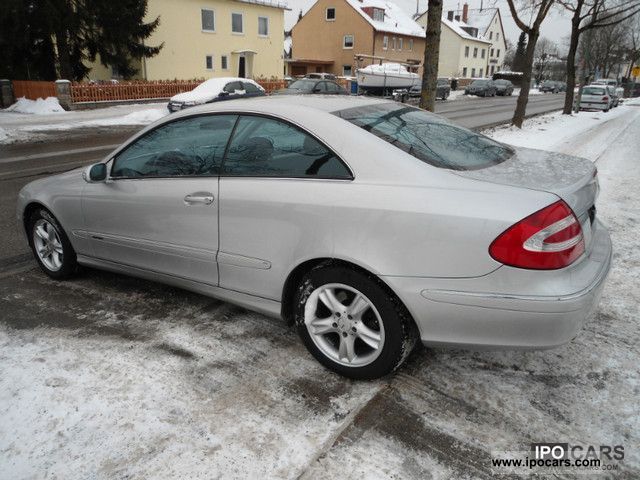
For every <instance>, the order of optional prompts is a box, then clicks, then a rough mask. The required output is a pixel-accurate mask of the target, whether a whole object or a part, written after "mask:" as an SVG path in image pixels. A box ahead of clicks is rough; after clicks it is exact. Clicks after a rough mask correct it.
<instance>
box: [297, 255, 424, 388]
mask: <svg viewBox="0 0 640 480" xmlns="http://www.w3.org/2000/svg"><path fill="white" fill-rule="evenodd" d="M295 297H296V298H295V300H294V301H295V306H296V307H295V308H296V313H295V321H296V326H297V329H298V333H299V334H300V336H301V338H302V340H303V342H304V344H305V346H306V347H307V349H308V350H309V351H310V352H311V354H312V355H313V356H314V357H315V358H316V359H317V360H318V361H319V362H320V363H322V364H323V365H324V366H326V367H327V368H329V369H331V370H333V371H335V372H338V373H340V374H342V375H344V376H347V377H350V378H355V379H371V378H378V377H382V376H384V375H386V374H388V373H391V372H393V371H394V370H395V369H397V368H398V367H399V366H400V365H401V364H402V363H403V362H404V360H405V359H406V358H407V356H408V355H409V353H411V351H412V350H413V347H414V346H415V344H416V340H417V337H418V335H417V329H416V327H415V325H414V323H413V320H412V319H411V317H410V315H409V313H408V312H407V310H406V308H405V307H404V305H402V303H401V302H400V301H399V300H398V299H397V298H396V297H395V295H393V293H392V292H389V291H388V290H387V289H386V288H385V287H384V286H383V285H381V283H380V282H379V281H378V280H377V279H376V278H375V277H374V276H370V275H366V274H364V273H361V272H359V271H357V270H354V269H351V268H347V267H342V266H335V265H328V266H323V267H317V268H315V269H313V270H311V271H310V272H309V273H308V274H307V275H306V276H305V277H304V278H303V280H302V282H301V283H300V285H299V287H298V290H297V292H296V296H295Z"/></svg>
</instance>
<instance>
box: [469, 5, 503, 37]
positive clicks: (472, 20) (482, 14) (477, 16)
mask: <svg viewBox="0 0 640 480" xmlns="http://www.w3.org/2000/svg"><path fill="white" fill-rule="evenodd" d="M497 14H498V9H497V8H483V9H482V10H479V9H470V10H469V12H468V14H467V24H468V25H470V26H472V27H475V28H477V29H478V30H479V31H480V32H481V33H485V32H486V31H487V29H488V28H489V25H491V22H492V21H493V17H495V16H496V15H497Z"/></svg>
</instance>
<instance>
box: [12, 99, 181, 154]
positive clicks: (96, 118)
mask: <svg viewBox="0 0 640 480" xmlns="http://www.w3.org/2000/svg"><path fill="white" fill-rule="evenodd" d="M10 108H11V107H10ZM168 114H169V110H167V104H166V103H164V102H163V103H147V104H130V105H119V106H114V107H105V108H98V109H94V110H73V111H70V112H65V113H63V114H61V113H48V114H40V115H32V114H26V113H17V112H15V111H7V109H5V110H0V144H2V143H14V142H18V141H25V140H31V139H34V138H37V137H38V135H39V134H41V132H45V131H56V130H72V129H76V128H86V127H100V126H114V125H146V124H148V123H151V122H154V121H155V120H158V119H159V118H162V117H163V116H165V115H168Z"/></svg>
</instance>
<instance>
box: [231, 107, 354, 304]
mask: <svg viewBox="0 0 640 480" xmlns="http://www.w3.org/2000/svg"><path fill="white" fill-rule="evenodd" d="M351 179H352V176H351V172H350V171H349V169H348V168H347V166H346V165H345V164H344V163H343V162H342V161H341V160H340V158H338V156H337V155H336V154H335V153H333V152H332V151H331V150H330V149H329V148H328V147H327V146H325V145H324V144H323V143H321V142H320V141H319V140H317V139H316V138H315V137H314V136H313V135H311V134H310V133H308V132H305V131H303V130H302V129H300V128H298V127H297V126H294V125H292V124H290V123H288V122H286V121H284V120H282V119H278V118H273V117H268V116H262V115H242V116H240V119H239V120H238V124H237V126H236V128H235V130H234V133H233V138H232V139H231V142H230V144H229V148H228V153H227V156H226V158H225V162H224V166H223V172H222V175H221V177H220V210H219V211H220V251H219V253H218V267H219V272H220V286H221V287H224V288H228V289H231V290H235V291H239V292H244V293H248V294H251V295H256V296H260V297H263V298H269V299H273V300H277V301H279V300H280V295H281V293H282V284H283V282H284V278H285V277H286V275H287V273H288V272H289V271H290V270H291V268H293V266H295V264H297V263H299V262H300V261H304V260H307V259H309V258H315V257H317V256H320V257H322V256H324V255H328V256H331V255H332V253H333V232H332V231H331V229H330V228H325V227H323V226H322V225H323V224H327V223H329V224H330V219H331V217H332V212H333V208H334V207H333V206H332V205H331V202H330V201H327V199H330V198H332V195H333V192H334V191H336V190H337V189H342V188H344V182H350V181H351ZM333 197H335V195H333Z"/></svg>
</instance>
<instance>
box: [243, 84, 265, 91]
mask: <svg viewBox="0 0 640 480" xmlns="http://www.w3.org/2000/svg"><path fill="white" fill-rule="evenodd" d="M242 85H243V87H244V90H245V91H246V92H247V93H262V90H260V89H259V88H258V87H256V86H255V85H254V84H253V83H249V82H243V83H242Z"/></svg>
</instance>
